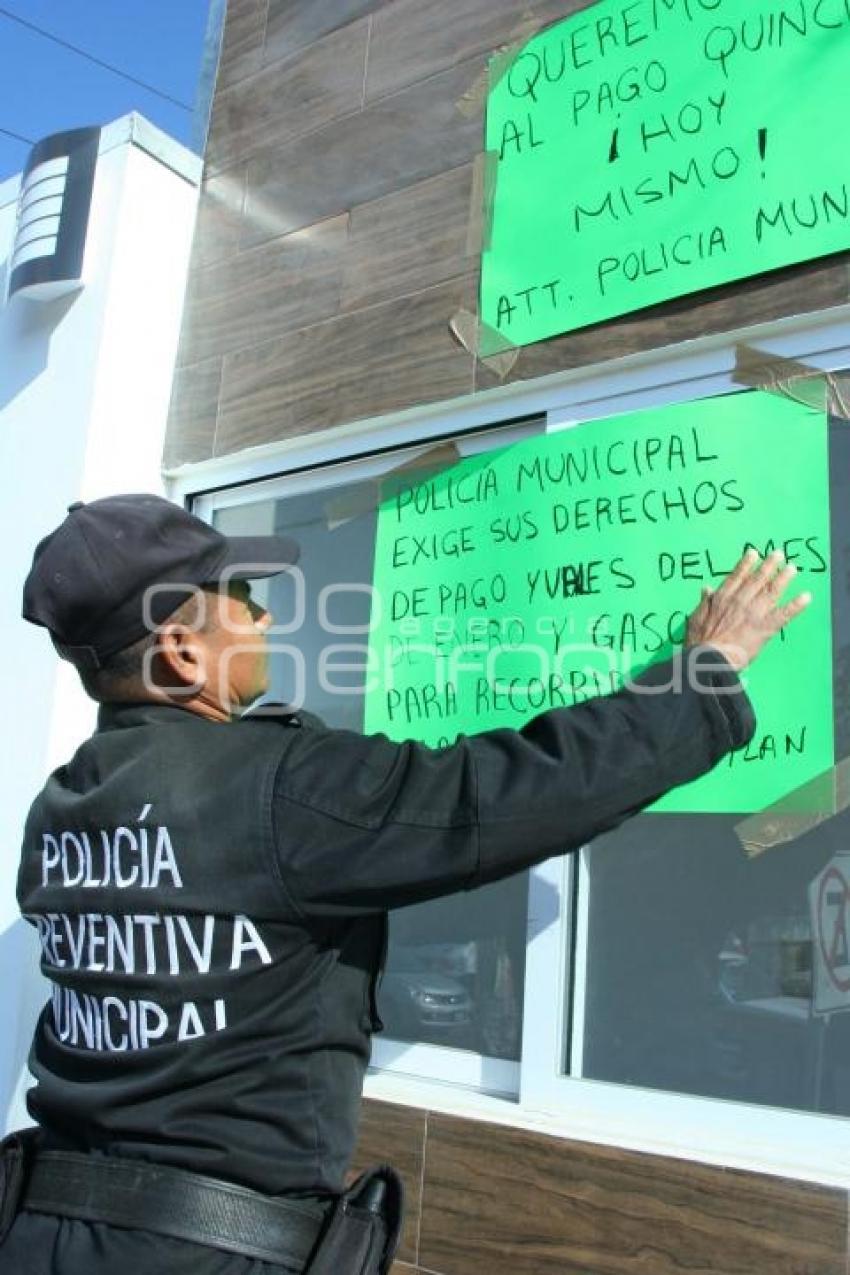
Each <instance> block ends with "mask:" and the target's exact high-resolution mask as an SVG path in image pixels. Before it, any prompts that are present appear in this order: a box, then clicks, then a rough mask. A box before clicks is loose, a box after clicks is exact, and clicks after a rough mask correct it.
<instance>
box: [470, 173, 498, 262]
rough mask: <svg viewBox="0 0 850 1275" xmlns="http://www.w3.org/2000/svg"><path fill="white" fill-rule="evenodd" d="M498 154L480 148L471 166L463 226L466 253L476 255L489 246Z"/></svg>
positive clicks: (491, 235)
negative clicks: (464, 229)
mask: <svg viewBox="0 0 850 1275" xmlns="http://www.w3.org/2000/svg"><path fill="white" fill-rule="evenodd" d="M498 174H499V156H498V154H497V153H496V151H481V153H480V154H479V155H476V157H475V162H474V164H473V166H472V190H471V191H470V195H469V220H468V222H467V227H466V255H467V257H473V258H476V259H477V258H478V257H480V256H481V254H482V252H486V251H487V249H488V248H489V247H490V243H491V240H492V237H493V206H494V203H495V200H496V180H497V178H498Z"/></svg>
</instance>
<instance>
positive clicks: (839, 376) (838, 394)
mask: <svg viewBox="0 0 850 1275" xmlns="http://www.w3.org/2000/svg"><path fill="white" fill-rule="evenodd" d="M826 379H827V383H828V388H829V395H828V400H827V408H828V411H829V414H830V416H835V417H838V419H839V420H842V421H850V376H848V375H847V373H846V372H829V373H827V378H826Z"/></svg>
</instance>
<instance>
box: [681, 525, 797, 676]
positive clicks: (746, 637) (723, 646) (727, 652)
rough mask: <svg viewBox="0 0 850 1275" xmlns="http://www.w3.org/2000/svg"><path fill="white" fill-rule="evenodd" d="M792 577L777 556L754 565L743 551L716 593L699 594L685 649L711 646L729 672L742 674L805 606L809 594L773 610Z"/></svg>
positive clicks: (749, 553)
mask: <svg viewBox="0 0 850 1275" xmlns="http://www.w3.org/2000/svg"><path fill="white" fill-rule="evenodd" d="M796 574H797V568H796V567H793V566H790V565H788V564H787V563H786V562H785V558H784V556H783V554H782V553H780V552H779V550H777V551H776V552H775V553H771V554H769V555H768V556H767V557H766V558H764V559H762V560H759V555H758V554H757V553H756V551H755V549H748V550H747V552H746V553H745V554H744V556H743V558H742V559H741V561H740V562H739V563H738V565H737V567H735V569H734V571H732V572H730V574H729V575H728V576H727V577H726V579H725V580H724V581H723V583H722V584H721V586H720V588H719V589H717V590H714V589H703V591H702V601H701V602H700V604H699V606H698V607H697V609H696V611H694V613H693V615H692V616H691V617H690V619H689V620H688V633H687V638H686V642H687V644H688V646H713V647H715V648H716V649H717V650H719V651H720V652H721V653H722V654H723V655H724V656H725V657H726V659H727V660H728V661H729V663H730V664H731V665H732V667H733V668H735V669H738V670H740V669H742V668H746V666H747V665H748V664H749V663H751V662H752V661H753V660H754V659H755V658H756V656H757V655H758V653H759V651H760V650H761V648H762V647H763V646H764V644H765V643H766V642H768V641H769V640H770V638H772V637H773V636H774V634H776V633H778V632H779V630H780V629H782V628H784V627H785V625H786V624H789V623H790V621H791V620H793V619H794V618H795V617H796V616H798V615H799V614H800V612H801V611H804V610H805V609H806V607H807V606H808V605H809V603H810V602H811V600H812V595H811V594H810V593H801V594H800V596H799V597H798V598H794V600H793V601H792V602H788V603H786V604H785V605H784V606H780V605H779V603H780V600H781V598H782V595H783V593H784V592H785V590H786V589H787V587H788V585H789V584H790V583H791V581H792V580H793V579H794V577H795V575H796Z"/></svg>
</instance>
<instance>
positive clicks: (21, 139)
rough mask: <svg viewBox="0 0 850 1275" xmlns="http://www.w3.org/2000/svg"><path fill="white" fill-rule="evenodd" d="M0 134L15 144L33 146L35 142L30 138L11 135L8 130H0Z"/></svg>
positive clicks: (10, 131) (15, 134)
mask: <svg viewBox="0 0 850 1275" xmlns="http://www.w3.org/2000/svg"><path fill="white" fill-rule="evenodd" d="M0 133H2V134H3V136H4V137H11V138H13V139H14V140H15V141H16V142H23V143H24V145H25V146H35V142H34V141H33V140H32V138H31V137H24V136H22V134H21V133H13V132H12V130H11V129H10V128H0Z"/></svg>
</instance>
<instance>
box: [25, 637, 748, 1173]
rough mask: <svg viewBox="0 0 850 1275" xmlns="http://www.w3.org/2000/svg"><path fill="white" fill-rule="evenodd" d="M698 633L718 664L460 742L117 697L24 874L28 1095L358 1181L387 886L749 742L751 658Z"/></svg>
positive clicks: (450, 886) (181, 1146)
mask: <svg viewBox="0 0 850 1275" xmlns="http://www.w3.org/2000/svg"><path fill="white" fill-rule="evenodd" d="M690 654H692V653H686V655H688V656H689V655H690ZM700 655H701V657H702V662H703V674H702V682H701V684H700V685H699V686H695V685H693V684H692V683H693V680H694V679H693V678H689V677H687V676H682V671H683V666H684V664H685V657H682V658H681V659H680V660H677V661H673V662H671V663H664V664H659V665H656V666H654V667H653V668H651V669H650V670H649V671H648V672H647V673H646V674H644V675H643V676H642V678H641V679H639V683H638V685H637V687H636V688H635V689H630V690H625V691H621V692H620V693H618V694H616V695H613V696H609V697H606V698H601V699H596V700H593V701H590V702H588V703H585V704H582V705H579V706H578V707H575V708H570V709H553V710H551V711H549V712H546V713H543V714H541V715H540V716H539V717H536V718H535V719H533V720H532V721H530V722H529V723H528V724H527V725H526V726H525V728H524V729H523V730H521V731H513V730H493V731H488V732H486V733H484V734H481V735H478V736H475V737H472V738H462V739H461V740H460V741H459V742H458V743H456V744H455V745H454V746H452V747H450V748H446V749H442V750H431V749H428V748H426V747H423V746H421V745H418V744H415V743H405V744H395V743H391V742H390V741H389V740H388V739H386V738H385V737H384V736H366V737H364V736H360V735H357V734H353V733H349V732H345V731H336V730H328V729H326V728H325V727H324V726H323V725H322V724H321V723H320V722H318V720H316V719H315V718H311V717H309V716H307V715H303V716H301V715H292V714H285V713H284V714H281V715H280V716H278V717H260V718H257V719H252V718H251V717H250V716H249V717H245V718H242V719H240V720H238V721H234V722H231V723H216V722H210V721H207V720H205V719H204V718H201V717H199V716H197V715H196V714H193V713H191V712H187V711H185V710H183V709H181V708H177V707H170V706H158V705H153V704H127V705H107V706H104V707H102V708H101V711H100V716H99V721H98V728H97V731H96V732H95V734H94V735H93V736H92V737H91V738H90V739H89V740H88V741H87V742H86V743H84V744H83V745H82V746H81V747H80V749H79V750H78V752H77V753H76V755H75V756H74V758H73V759H72V760H71V761H70V762H69V763H68V764H67V765H66V766H63V767H62V768H61V769H59V770H57V771H56V772H55V773H54V774H53V775H52V776H51V777H50V779H49V780H48V782H47V784H46V786H45V788H44V789H43V790H42V792H41V793H40V795H39V796H38V797H37V798H36V801H35V803H34V804H33V806H32V809H31V811H30V814H29V817H28V821H27V825H26V832H25V840H24V847H23V859H22V864H21V869H20V875H19V886H18V895H19V902H20V905H21V910H22V911H23V913H24V914H25V916H27V918H28V919H29V920H30V921H31V922H32V923H33V924H34V925H36V926H37V927H38V932H39V937H40V940H41V950H42V968H43V971H44V973H45V974H46V975H47V977H48V978H49V979H50V980H51V982H52V986H53V995H52V1000H51V1001H50V1002H49V1003H48V1004H47V1006H46V1007H45V1009H44V1011H43V1013H42V1015H41V1017H40V1019H39V1023H38V1027H37V1030H36V1034H35V1040H34V1043H33V1048H32V1054H31V1058H30V1067H31V1070H32V1072H33V1074H34V1076H35V1079H36V1082H37V1083H36V1086H35V1088H34V1089H33V1090H32V1091H31V1093H30V1097H29V1108H30V1111H31V1114H32V1115H33V1117H34V1118H35V1119H36V1120H37V1121H38V1122H39V1123H40V1124H41V1125H42V1126H43V1128H44V1130H45V1131H46V1133H47V1135H48V1138H49V1141H50V1143H51V1144H52V1145H58V1146H61V1147H66V1148H74V1149H85V1150H91V1151H95V1152H104V1153H107V1154H116V1155H123V1156H141V1157H143V1158H146V1159H150V1160H154V1161H159V1162H161V1163H166V1164H172V1165H178V1166H183V1167H185V1168H188V1169H193V1170H195V1171H197V1172H202V1173H208V1174H212V1175H214V1176H218V1177H223V1178H228V1179H231V1180H233V1181H235V1182H239V1183H243V1184H245V1185H247V1186H251V1187H254V1188H257V1189H259V1190H262V1191H266V1192H271V1193H278V1192H284V1191H304V1192H325V1191H336V1190H338V1189H339V1188H340V1186H341V1184H342V1181H343V1176H344V1173H345V1169H346V1165H347V1162H348V1159H349V1156H350V1154H351V1150H352V1144H353V1141H354V1138H355V1135H356V1125H357V1114H358V1109H359V1100H360V1091H361V1085H362V1080H363V1075H364V1071H365V1068H366V1065H367V1062H368V1058H369V1042H370V1036H371V1033H372V1031H373V1030H374V1029H375V1027H376V1026H378V1025H379V1024H378V1022H377V1016H376V1012H375V1004H374V998H375V982H376V980H377V978H378V974H379V969H380V966H381V963H382V959H383V950H384V936H385V912H386V909H388V908H394V907H399V906H402V905H404V904H409V903H413V902H416V901H418V900H422V899H427V898H430V897H433V896H437V895H442V894H447V893H450V892H452V891H455V890H464V889H473V888H474V887H476V886H479V885H482V884H483V883H485V882H488V881H494V880H496V879H498V878H500V877H503V876H505V875H506V874H508V873H512V872H516V871H518V870H520V869H523V868H527V867H529V866H530V865H532V864H535V863H538V862H540V861H541V860H543V859H545V858H547V857H548V856H550V855H553V854H558V853H561V852H563V851H566V850H574V849H576V848H577V847H579V846H581V845H583V844H584V843H585V842H587V841H589V840H590V839H591V838H593V837H594V836H596V835H597V834H598V833H600V832H602V831H603V830H605V829H608V828H611V827H613V826H614V825H616V824H617V823H619V822H620V821H621V820H622V819H624V818H625V817H626V816H627V815H629V814H630V813H633V812H635V811H637V810H638V809H640V808H641V807H643V806H645V805H647V804H648V803H649V802H651V801H653V800H654V799H656V798H657V797H658V796H659V795H661V794H662V793H663V792H665V791H666V790H667V789H669V788H670V787H672V786H674V785H676V784H679V783H682V782H685V781H688V780H692V779H694V778H696V777H697V776H698V775H700V774H702V773H703V772H704V771H706V770H708V769H709V768H710V767H711V766H713V765H714V764H715V763H716V762H717V761H718V759H719V758H721V757H722V756H723V755H724V754H725V753H727V752H728V751H729V750H730V749H732V748H735V747H737V746H740V745H741V744H743V743H745V742H746V741H747V740H748V739H749V738H750V736H751V734H752V731H753V729H754V719H753V714H752V710H751V708H750V705H749V702H748V700H747V698H746V696H745V694H744V692H743V691H742V690H741V689H740V685H739V683H738V681H737V678H736V677H735V675H734V673H733V672H732V671H731V669H730V668H729V666H728V665H727V664H726V663H725V662H724V661H723V659H722V657H720V656H719V655H718V654H717V653H716V652H705V651H703V652H701V653H700ZM706 665H708V668H706V667H705V666H706ZM671 682H673V683H679V684H678V685H674V686H673V687H672V689H671V688H670V686H669V684H670V683H671Z"/></svg>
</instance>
